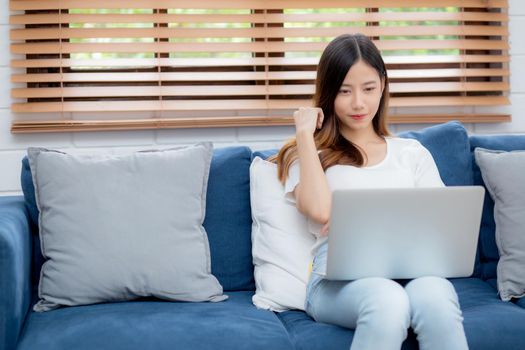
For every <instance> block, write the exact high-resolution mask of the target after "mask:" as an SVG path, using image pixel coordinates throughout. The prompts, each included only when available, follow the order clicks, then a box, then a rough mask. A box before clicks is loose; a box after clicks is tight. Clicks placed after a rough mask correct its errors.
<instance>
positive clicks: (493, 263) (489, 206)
mask: <svg viewBox="0 0 525 350" xmlns="http://www.w3.org/2000/svg"><path fill="white" fill-rule="evenodd" d="M470 147H471V158H472V159H473V161H472V169H473V178H474V185H482V186H485V184H484V183H483V179H482V177H481V171H480V169H479V166H478V165H477V164H476V162H475V160H474V149H475V148H476V147H481V148H486V149H492V150H501V151H513V150H525V135H473V136H471V137H470ZM495 231H496V224H495V223H494V201H493V200H492V198H490V194H489V192H488V191H486V193H485V202H484V204H483V214H482V217H481V228H480V233H479V243H478V251H479V264H478V265H477V266H476V269H475V274H476V273H477V275H479V276H480V277H481V278H483V279H489V278H496V267H497V263H498V260H499V253H498V247H497V245H496V238H495Z"/></svg>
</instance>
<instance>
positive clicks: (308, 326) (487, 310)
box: [278, 278, 525, 350]
mask: <svg viewBox="0 0 525 350" xmlns="http://www.w3.org/2000/svg"><path fill="white" fill-rule="evenodd" d="M451 282H452V284H453V285H454V287H455V288H456V292H457V293H458V297H459V303H460V305H461V309H462V311H463V317H464V321H463V325H464V327H465V333H466V336H467V341H468V344H469V348H470V349H476V350H494V349H525V337H524V336H523V334H525V309H523V308H521V307H519V306H517V305H515V304H514V303H508V302H504V301H501V300H500V299H499V298H498V296H497V292H496V290H495V289H494V288H493V287H491V286H490V285H489V284H488V283H486V282H484V281H482V280H481V279H478V278H461V279H452V280H451ZM278 317H279V318H280V320H281V322H283V324H284V326H285V327H286V329H287V330H288V333H289V334H290V339H291V340H292V342H293V343H294V344H295V346H296V349H312V350H314V349H348V348H349V346H350V344H351V341H352V337H353V333H354V332H353V331H352V330H349V329H345V328H342V327H338V326H334V325H329V324H323V323H316V322H315V321H313V320H312V319H311V318H310V317H309V316H308V315H306V314H305V313H304V312H302V311H287V312H283V313H280V314H279V315H278ZM417 348H418V346H417V340H416V338H415V335H414V334H413V333H412V332H409V335H408V338H407V339H406V340H405V342H404V343H403V347H402V349H417Z"/></svg>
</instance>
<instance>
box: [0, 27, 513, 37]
mask: <svg viewBox="0 0 525 350" xmlns="http://www.w3.org/2000/svg"><path fill="white" fill-rule="evenodd" d="M355 31H356V32H357V31H359V32H361V33H362V34H364V35H367V36H421V35H470V36H488V35H498V36H506V35H508V28H507V27H502V26H493V25H491V26H473V25H469V26H410V27H407V26H403V27H395V26H385V27H357V28H356V29H355ZM345 33H348V28H346V27H340V28H338V27H325V28H226V29H224V28H203V29H199V28H62V29H60V28H42V29H14V30H11V35H10V36H11V40H43V39H71V38H74V39H86V38H164V39H187V38H190V39H196V38H200V39H208V38H297V37H323V36H337V35H341V34H345Z"/></svg>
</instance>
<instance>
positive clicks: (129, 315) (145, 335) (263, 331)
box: [18, 292, 293, 350]
mask: <svg viewBox="0 0 525 350" xmlns="http://www.w3.org/2000/svg"><path fill="white" fill-rule="evenodd" d="M229 296H230V298H229V299H228V300H226V301H225V302H222V303H183V302H162V301H155V300H141V301H134V302H122V303H110V304H97V305H89V306H76V307H69V308H62V309H58V310H53V311H50V312H45V313H35V312H30V313H29V315H28V317H27V320H26V323H25V328H24V330H23V332H22V334H21V337H20V340H19V344H18V350H26V349H27V350H30V349H31V350H33V349H54V350H61V349H64V350H65V349H76V350H82V349H86V350H87V349H90V350H91V349H111V350H119V349H122V350H127V349H158V350H162V349H166V350H168V349H170V350H171V349H251V350H256V349H261V350H267V349H293V347H292V345H291V343H290V341H289V340H288V335H287V333H286V330H285V329H284V327H283V325H282V324H281V322H279V320H278V319H277V317H276V316H275V314H273V313H272V312H268V311H264V310H258V309H256V308H255V307H254V306H253V305H252V302H251V297H252V292H230V293H229Z"/></svg>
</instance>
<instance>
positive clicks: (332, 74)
mask: <svg viewBox="0 0 525 350" xmlns="http://www.w3.org/2000/svg"><path fill="white" fill-rule="evenodd" d="M359 60H362V61H363V62H365V63H366V64H368V65H370V66H371V67H372V68H374V69H375V70H376V71H377V74H378V75H379V77H380V78H381V81H382V82H383V83H384V89H383V93H382V95H381V100H380V102H379V108H378V109H377V113H376V115H375V116H374V119H373V121H372V124H373V127H374V131H375V132H376V134H377V135H379V136H382V137H384V136H388V135H389V134H390V133H389V132H388V128H387V122H386V114H387V109H388V95H389V92H388V76H387V71H386V67H385V63H384V62H383V58H382V57H381V53H380V52H379V50H378V49H377V47H376V46H375V45H374V43H373V42H372V40H370V39H369V38H368V37H366V36H364V35H362V34H343V35H340V36H338V37H337V38H335V39H334V40H332V41H331V42H330V43H329V44H328V46H327V47H326V48H325V50H324V52H323V54H322V55H321V58H320V60H319V65H318V66H317V78H316V82H315V95H314V97H313V105H314V106H315V107H320V108H321V109H322V110H323V113H324V121H323V126H322V128H321V129H318V130H316V131H315V133H314V140H315V145H316V147H317V150H319V151H320V152H319V159H320V161H321V165H322V167H323V169H324V170H326V169H327V168H329V167H331V166H332V165H335V164H348V165H355V166H362V165H363V164H364V162H365V159H364V155H363V152H362V151H361V150H360V149H359V147H357V145H355V144H353V143H352V142H351V141H349V140H347V139H346V138H345V137H344V136H343V135H342V134H341V133H340V121H339V119H338V118H337V117H336V115H335V111H334V101H335V98H336V97H337V94H338V92H339V89H340V88H341V85H342V84H343V81H344V79H345V77H346V74H347V73H348V71H349V70H350V68H351V67H352V66H353V65H354V64H355V63H356V62H358V61H359ZM297 158H298V155H297V142H296V140H295V138H293V139H292V140H290V141H289V142H288V143H286V144H285V145H284V146H283V147H282V148H281V150H280V151H279V153H278V154H277V155H276V156H273V157H271V158H270V159H269V160H270V161H274V162H277V165H278V175H279V180H280V181H281V182H283V183H284V181H285V180H286V178H287V177H288V170H289V168H290V165H291V164H292V163H293V162H294V161H295V160H296V159H297Z"/></svg>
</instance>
